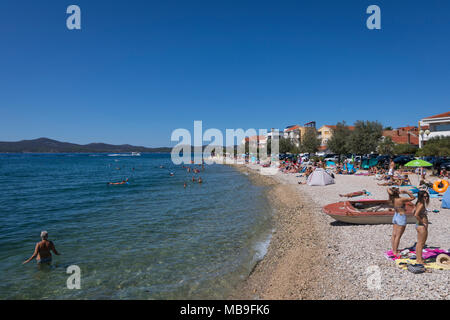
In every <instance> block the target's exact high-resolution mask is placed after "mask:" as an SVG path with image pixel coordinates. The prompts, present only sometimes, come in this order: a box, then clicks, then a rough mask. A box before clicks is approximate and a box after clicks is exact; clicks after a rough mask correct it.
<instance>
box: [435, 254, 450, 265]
mask: <svg viewBox="0 0 450 320" xmlns="http://www.w3.org/2000/svg"><path fill="white" fill-rule="evenodd" d="M436 264H437V265H438V266H440V267H444V268H450V256H448V255H446V254H444V253H442V254H440V255H438V256H437V257H436Z"/></svg>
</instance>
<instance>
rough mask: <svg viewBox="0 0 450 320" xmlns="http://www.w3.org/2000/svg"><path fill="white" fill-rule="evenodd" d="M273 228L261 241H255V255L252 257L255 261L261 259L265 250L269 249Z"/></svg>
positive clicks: (265, 252)
mask: <svg viewBox="0 0 450 320" xmlns="http://www.w3.org/2000/svg"><path fill="white" fill-rule="evenodd" d="M274 231H275V229H272V231H271V232H270V234H269V235H268V236H267V237H266V238H265V239H264V240H262V241H259V242H257V243H256V244H255V245H254V247H253V249H255V250H256V252H255V255H254V256H253V259H254V261H255V262H259V261H261V260H262V259H263V258H264V257H265V255H266V254H267V250H268V249H269V245H270V241H271V240H272V235H273V232H274Z"/></svg>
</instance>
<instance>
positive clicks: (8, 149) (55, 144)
mask: <svg viewBox="0 0 450 320" xmlns="http://www.w3.org/2000/svg"><path fill="white" fill-rule="evenodd" d="M171 150H172V148H166V147H162V148H146V147H139V146H132V145H129V144H123V145H112V144H106V143H90V144H85V145H81V144H75V143H68V142H60V141H56V140H52V139H48V138H39V139H34V140H22V141H17V142H0V153H129V152H149V153H155V152H170V151H171Z"/></svg>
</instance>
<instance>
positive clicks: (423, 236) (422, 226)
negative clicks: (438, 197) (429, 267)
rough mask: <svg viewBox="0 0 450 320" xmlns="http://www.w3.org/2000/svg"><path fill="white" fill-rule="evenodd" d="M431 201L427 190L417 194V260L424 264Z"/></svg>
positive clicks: (415, 210) (415, 212)
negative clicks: (428, 207) (428, 206)
mask: <svg viewBox="0 0 450 320" xmlns="http://www.w3.org/2000/svg"><path fill="white" fill-rule="evenodd" d="M429 203H430V195H429V194H428V192H426V191H423V190H422V191H419V193H418V195H417V202H416V208H415V209H414V217H416V220H417V222H416V230H417V244H416V259H417V260H416V261H417V263H419V264H423V258H422V251H423V248H424V247H425V242H426V241H427V238H428V217H427V209H426V206H427V205H428V204H429Z"/></svg>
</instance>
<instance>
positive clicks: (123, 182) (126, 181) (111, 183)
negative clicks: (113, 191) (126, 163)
mask: <svg viewBox="0 0 450 320" xmlns="http://www.w3.org/2000/svg"><path fill="white" fill-rule="evenodd" d="M125 183H128V178H127V180H123V181H122V182H108V184H109V185H118V184H125Z"/></svg>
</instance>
